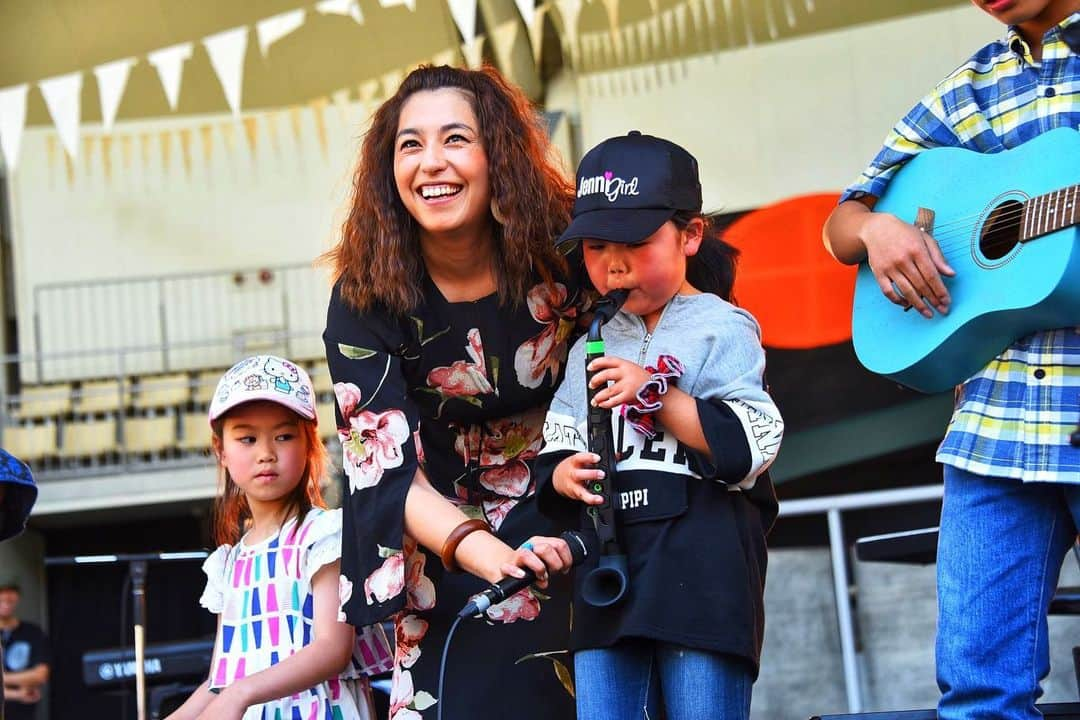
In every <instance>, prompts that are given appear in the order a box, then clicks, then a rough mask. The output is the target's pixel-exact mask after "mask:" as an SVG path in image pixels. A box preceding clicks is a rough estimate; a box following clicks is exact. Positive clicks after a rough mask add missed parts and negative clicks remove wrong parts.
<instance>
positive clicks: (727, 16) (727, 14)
mask: <svg viewBox="0 0 1080 720" xmlns="http://www.w3.org/2000/svg"><path fill="white" fill-rule="evenodd" d="M714 2H715V0H705V10H706V12H708V11H709V10H710V9H711V8H712V5H713V3H714ZM731 3H732V0H724V21H723V22H724V27H726V28H727V34H728V45H729V46H730V47H735V46H736V44H737V43H736V42H735V11H734V10H733V9H732V7H731ZM710 16H715V11H714V12H713V13H710Z"/></svg>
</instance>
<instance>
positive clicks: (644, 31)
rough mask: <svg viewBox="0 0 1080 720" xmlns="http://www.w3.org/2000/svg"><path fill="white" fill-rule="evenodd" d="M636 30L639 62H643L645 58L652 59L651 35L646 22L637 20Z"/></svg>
mask: <svg viewBox="0 0 1080 720" xmlns="http://www.w3.org/2000/svg"><path fill="white" fill-rule="evenodd" d="M635 27H636V29H637V45H638V50H639V52H640V53H641V62H643V63H644V62H645V60H646V58H650V57H652V54H653V52H652V34H651V33H650V32H649V22H648V21H647V20H639V21H638V22H637V24H636V25H635Z"/></svg>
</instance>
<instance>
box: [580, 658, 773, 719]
mask: <svg viewBox="0 0 1080 720" xmlns="http://www.w3.org/2000/svg"><path fill="white" fill-rule="evenodd" d="M574 675H575V685H576V695H577V715H578V717H579V718H582V720H638V719H642V720H645V719H648V720H658V718H659V717H660V712H659V710H660V704H661V702H662V703H663V706H664V708H665V710H666V712H667V718H668V720H700V718H716V720H746V718H749V717H750V691H751V688H752V686H753V683H754V681H753V674H752V668H751V667H750V665H749V663H747V662H746V661H745V660H743V659H742V658H738V657H735V656H732V655H723V654H721V653H715V652H709V651H706V650H695V649H693V648H688V647H684V646H682V645H674V644H672V643H665V642H659V641H656V640H644V639H642V640H637V639H634V640H623V641H621V642H619V643H618V644H617V645H615V646H614V647H610V648H598V649H595V650H580V651H578V652H577V653H575V654H574Z"/></svg>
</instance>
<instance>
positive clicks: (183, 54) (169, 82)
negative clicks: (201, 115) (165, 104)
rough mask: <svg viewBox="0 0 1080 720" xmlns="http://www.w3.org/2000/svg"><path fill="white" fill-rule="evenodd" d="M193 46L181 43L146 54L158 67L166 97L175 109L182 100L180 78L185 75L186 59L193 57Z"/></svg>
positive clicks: (152, 63) (151, 62)
mask: <svg viewBox="0 0 1080 720" xmlns="http://www.w3.org/2000/svg"><path fill="white" fill-rule="evenodd" d="M192 47H193V45H192V43H189V42H188V43H181V44H180V45H173V46H171V47H167V48H162V49H161V50H155V51H154V52H152V53H148V54H147V55H146V59H147V60H149V61H150V64H151V65H153V66H154V67H155V68H157V72H158V77H159V78H161V86H162V87H163V88H165V99H166V100H168V101H169V107H170V108H172V109H173V110H175V109H176V105H177V103H178V102H179V101H180V79H181V76H182V75H183V69H184V61H185V60H187V59H188V58H190V57H191V50H192Z"/></svg>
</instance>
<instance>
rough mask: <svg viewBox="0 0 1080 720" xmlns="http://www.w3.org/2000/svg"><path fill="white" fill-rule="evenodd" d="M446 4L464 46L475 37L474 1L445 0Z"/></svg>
mask: <svg viewBox="0 0 1080 720" xmlns="http://www.w3.org/2000/svg"><path fill="white" fill-rule="evenodd" d="M446 4H447V5H449V6H450V17H452V18H454V24H455V25H457V29H458V32H460V33H461V39H462V40H463V41H464V42H465V44H466V45H467V44H469V43H471V42H472V41H473V39H474V38H475V37H476V0H446Z"/></svg>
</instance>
